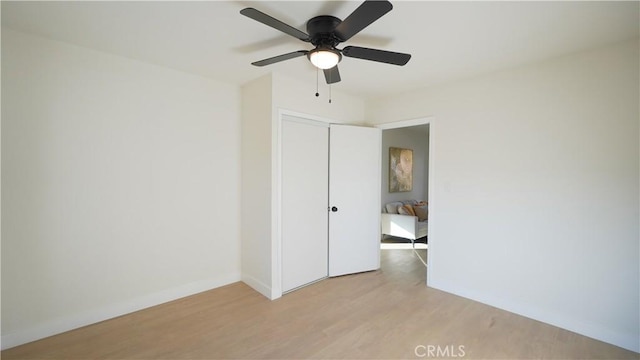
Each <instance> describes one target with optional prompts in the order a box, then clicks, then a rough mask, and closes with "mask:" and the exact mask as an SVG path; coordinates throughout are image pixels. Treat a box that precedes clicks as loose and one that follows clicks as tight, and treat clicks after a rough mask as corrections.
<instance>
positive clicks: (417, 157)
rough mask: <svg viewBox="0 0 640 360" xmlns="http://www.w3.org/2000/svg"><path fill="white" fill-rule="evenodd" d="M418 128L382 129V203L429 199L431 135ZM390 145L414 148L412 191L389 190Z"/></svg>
mask: <svg viewBox="0 0 640 360" xmlns="http://www.w3.org/2000/svg"><path fill="white" fill-rule="evenodd" d="M421 126H427V125H421ZM416 130H417V129H416V128H414V127H409V128H400V129H388V130H383V131H382V190H381V191H382V196H381V198H382V205H384V204H386V203H389V202H392V201H402V200H409V199H417V200H428V195H427V194H428V174H429V171H428V170H429V136H428V135H427V133H426V132H424V131H416ZM389 147H399V148H405V149H412V150H413V190H412V191H407V192H395V193H390V192H389Z"/></svg>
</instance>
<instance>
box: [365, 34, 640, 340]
mask: <svg viewBox="0 0 640 360" xmlns="http://www.w3.org/2000/svg"><path fill="white" fill-rule="evenodd" d="M638 53H639V50H638V40H637V39H635V40H634V41H631V42H627V43H623V44H618V45H615V46H610V47H607V48H602V49H599V50H595V51H590V52H586V53H580V54H575V55H572V56H567V57H563V58H559V59H555V60H551V61H546V62H542V63H538V64H534V65H529V66H526V67H522V68H518V69H512V70H507V71H503V72H499V73H494V74H490V75H486V76H483V77H479V78H476V79H472V80H468V81H463V82H459V83H455V84H450V85H444V86H438V87H433V88H430V89H425V90H422V91H414V92H411V93H407V94H403V95H401V96H397V97H395V98H392V99H389V100H388V101H384V102H383V101H375V100H374V101H370V102H368V103H367V112H368V114H369V118H370V119H372V122H373V123H382V122H391V121H397V120H402V119H412V118H420V117H424V116H427V115H429V116H434V117H435V119H436V120H435V122H434V123H432V124H431V137H430V140H431V151H432V154H431V161H432V164H431V166H432V167H431V170H432V171H433V173H432V174H431V176H430V181H431V183H430V187H431V188H430V199H429V200H430V203H429V205H430V209H429V210H430V211H429V215H430V219H429V220H430V229H429V256H430V259H429V272H428V276H429V285H430V286H433V287H435V288H439V289H442V290H445V291H448V292H452V293H456V294H459V295H462V296H465V297H469V298H472V299H475V300H478V301H481V302H485V303H488V304H491V305H494V306H497V307H500V308H503V309H506V310H510V311H513V312H516V313H519V314H522V315H525V316H528V317H531V318H534V319H538V320H541V321H544V322H547V323H551V324H554V325H557V326H560V327H563V328H567V329H569V330H573V331H575V332H578V333H581V334H584V335H587V336H591V337H594V338H597V339H601V340H603V341H607V342H610V343H613V344H616V345H619V346H622V347H625V348H627V349H631V350H634V351H639V350H640V343H639V339H640V333H639V327H640V324H639V317H640V314H639V308H640V300H639V296H640V295H639V293H640V291H639V290H640V289H639V284H640V278H639V262H640V260H639V226H638V222H639V215H640V214H639V206H638V205H639V182H640V179H639V167H638V162H639V161H638V157H639V146H638V143H639V140H638V133H639V121H640V120H639V119H640V114H639V110H638V102H639V100H638V99H639V95H640V92H639V89H638V87H639V72H638V63H639V60H640V59H639V55H638Z"/></svg>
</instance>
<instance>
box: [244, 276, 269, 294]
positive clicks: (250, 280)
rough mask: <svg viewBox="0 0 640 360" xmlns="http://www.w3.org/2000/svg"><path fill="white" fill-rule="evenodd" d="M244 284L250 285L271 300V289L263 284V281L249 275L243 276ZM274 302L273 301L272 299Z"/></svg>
mask: <svg viewBox="0 0 640 360" xmlns="http://www.w3.org/2000/svg"><path fill="white" fill-rule="evenodd" d="M242 282H243V283H245V284H247V285H249V286H250V287H251V288H253V290H255V291H257V292H259V293H260V294H262V295H263V296H264V297H266V298H267V299H271V287H270V286H268V285H266V284H265V283H263V282H262V281H260V280H258V279H256V278H254V277H253V276H249V275H242ZM271 300H273V299H271Z"/></svg>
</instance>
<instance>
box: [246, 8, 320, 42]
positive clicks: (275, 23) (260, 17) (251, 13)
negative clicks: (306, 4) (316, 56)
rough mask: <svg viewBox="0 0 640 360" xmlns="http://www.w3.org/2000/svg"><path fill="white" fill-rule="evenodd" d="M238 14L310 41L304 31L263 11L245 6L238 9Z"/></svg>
mask: <svg viewBox="0 0 640 360" xmlns="http://www.w3.org/2000/svg"><path fill="white" fill-rule="evenodd" d="M240 14H242V15H244V16H246V17H248V18H251V19H253V20H255V21H258V22H261V23H263V24H265V25H267V26H271V27H272V28H274V29H276V30H280V31H282V32H283V33H285V34H288V35H291V36H293V37H294V38H297V39H300V40H302V41H306V42H309V41H311V39H310V38H309V35H307V34H306V33H304V32H302V31H300V30H298V29H296V28H294V27H293V26H290V25H287V24H285V23H283V22H282V21H280V20H278V19H275V18H273V17H271V16H269V15H267V14H265V13H263V12H262V11H259V10H256V9H254V8H245V9H242V10H240Z"/></svg>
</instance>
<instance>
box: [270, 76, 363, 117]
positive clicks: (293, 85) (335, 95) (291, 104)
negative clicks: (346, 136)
mask: <svg viewBox="0 0 640 360" xmlns="http://www.w3.org/2000/svg"><path fill="white" fill-rule="evenodd" d="M315 86H316V82H315V79H296V78H292V77H289V76H286V75H283V74H280V73H274V74H273V110H274V113H273V116H274V118H277V116H278V114H277V111H278V110H282V109H286V110H291V111H294V112H299V113H303V114H308V115H313V116H316V117H321V118H324V119H328V120H331V122H333V123H337V124H364V122H365V115H364V114H365V108H364V99H363V98H361V97H357V96H353V95H350V94H347V93H344V92H341V91H340V83H337V84H334V85H332V88H333V89H332V101H331V103H329V100H328V90H327V87H328V85H326V84H321V85H320V96H319V97H316V96H315V92H316V89H315Z"/></svg>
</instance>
